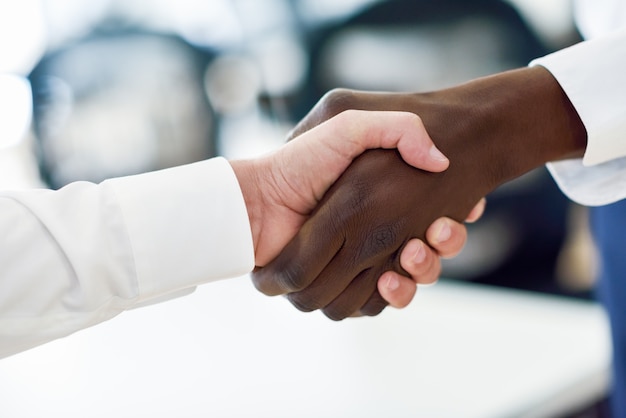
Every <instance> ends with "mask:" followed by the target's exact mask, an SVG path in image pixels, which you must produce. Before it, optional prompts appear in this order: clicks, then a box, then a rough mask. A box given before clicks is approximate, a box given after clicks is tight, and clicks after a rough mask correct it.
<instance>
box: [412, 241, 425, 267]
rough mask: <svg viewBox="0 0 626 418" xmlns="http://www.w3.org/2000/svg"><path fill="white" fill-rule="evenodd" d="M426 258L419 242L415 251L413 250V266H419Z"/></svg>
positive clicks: (422, 246)
mask: <svg viewBox="0 0 626 418" xmlns="http://www.w3.org/2000/svg"><path fill="white" fill-rule="evenodd" d="M425 258H426V250H425V249H424V245H423V244H422V243H421V242H420V244H419V246H418V247H417V250H415V254H413V262H414V263H415V264H421V263H422V262H424V259H425Z"/></svg>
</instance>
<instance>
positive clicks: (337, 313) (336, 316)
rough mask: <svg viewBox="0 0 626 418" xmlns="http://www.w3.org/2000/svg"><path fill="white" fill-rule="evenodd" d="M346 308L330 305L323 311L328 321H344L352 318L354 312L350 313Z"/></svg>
mask: <svg viewBox="0 0 626 418" xmlns="http://www.w3.org/2000/svg"><path fill="white" fill-rule="evenodd" d="M348 311H349V310H348V309H346V308H345V307H341V306H334V305H330V306H327V307H325V308H324V309H322V312H323V313H324V315H326V317H327V318H328V319H331V320H333V321H342V320H344V319H346V318H348V317H349V316H351V315H352V314H353V313H354V311H350V312H348Z"/></svg>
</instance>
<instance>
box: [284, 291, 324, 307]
mask: <svg viewBox="0 0 626 418" xmlns="http://www.w3.org/2000/svg"><path fill="white" fill-rule="evenodd" d="M287 299H288V300H289V302H291V304H292V305H293V306H295V307H296V309H298V310H299V311H302V312H312V311H315V310H317V309H320V308H322V304H321V302H320V301H319V300H317V299H316V298H315V297H313V296H311V295H307V294H305V293H300V292H298V293H290V294H288V295H287Z"/></svg>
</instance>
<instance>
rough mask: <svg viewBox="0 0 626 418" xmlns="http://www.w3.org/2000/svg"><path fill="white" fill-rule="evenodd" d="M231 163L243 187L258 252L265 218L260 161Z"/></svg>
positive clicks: (236, 161)
mask: <svg viewBox="0 0 626 418" xmlns="http://www.w3.org/2000/svg"><path fill="white" fill-rule="evenodd" d="M229 163H230V165H231V167H232V168H233V172H234V173H235V177H237V181H238V182H239V188H240V189H241V194H242V196H243V199H244V202H245V205H246V211H247V212H248V221H249V222H250V231H251V233H252V243H253V246H254V253H255V254H256V252H257V246H258V241H259V236H260V234H261V230H262V225H261V224H262V222H261V220H262V219H263V202H262V193H261V192H260V180H259V174H258V173H259V170H258V168H257V167H256V166H257V165H258V161H256V160H234V161H229Z"/></svg>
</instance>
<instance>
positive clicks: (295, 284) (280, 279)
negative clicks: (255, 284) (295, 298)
mask: <svg viewBox="0 0 626 418" xmlns="http://www.w3.org/2000/svg"><path fill="white" fill-rule="evenodd" d="M275 280H276V282H277V284H278V285H279V286H280V287H281V288H282V289H284V290H285V292H296V291H298V290H301V289H303V288H304V287H305V286H306V283H305V282H306V277H305V274H304V269H303V267H302V265H300V264H299V263H290V264H287V265H286V266H283V267H282V268H281V269H280V270H279V271H277V272H276V273H275Z"/></svg>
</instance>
